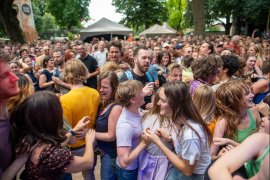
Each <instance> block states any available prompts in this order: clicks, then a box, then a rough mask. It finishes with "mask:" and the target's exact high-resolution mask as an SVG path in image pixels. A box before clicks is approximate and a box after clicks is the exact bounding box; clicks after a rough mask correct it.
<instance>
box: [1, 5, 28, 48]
mask: <svg viewBox="0 0 270 180" xmlns="http://www.w3.org/2000/svg"><path fill="white" fill-rule="evenodd" d="M13 1H14V0H1V1H0V21H1V22H2V23H3V25H4V29H5V32H6V33H7V35H8V37H9V38H10V41H11V42H12V43H16V42H20V43H23V42H24V37H23V32H22V30H21V28H20V25H19V21H18V19H17V11H16V10H15V9H13V8H12V4H13Z"/></svg>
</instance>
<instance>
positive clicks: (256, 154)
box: [208, 133, 270, 180]
mask: <svg viewBox="0 0 270 180" xmlns="http://www.w3.org/2000/svg"><path fill="white" fill-rule="evenodd" d="M269 140H270V138H269V134H265V133H255V134H253V135H251V136H250V137H248V138H247V139H246V140H245V141H243V142H242V143H241V144H240V145H239V146H237V147H235V148H233V149H232V150H230V151H229V152H227V153H225V154H224V155H223V156H222V157H220V158H219V159H218V160H217V161H216V162H215V163H214V164H213V165H212V166H211V167H210V169H209V171H208V174H209V176H210V178H211V179H221V180H222V179H224V180H225V179H226V180H227V179H232V175H231V174H232V173H233V172H235V171H236V170H237V169H239V168H240V167H241V166H243V165H244V164H245V165H244V166H245V169H246V173H247V176H248V178H249V179H257V178H258V177H260V176H261V175H263V174H258V173H261V172H262V171H265V169H266V172H267V171H268V173H267V177H265V178H266V179H269V152H270V146H269ZM235 159H237V161H235ZM267 159H268V164H267V163H264V162H265V160H267ZM256 176H257V178H256ZM259 179H260V178H259ZM266 179H265V180H266Z"/></svg>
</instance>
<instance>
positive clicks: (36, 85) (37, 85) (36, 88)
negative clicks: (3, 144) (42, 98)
mask: <svg viewBox="0 0 270 180" xmlns="http://www.w3.org/2000/svg"><path fill="white" fill-rule="evenodd" d="M26 74H28V76H29V77H30V78H31V79H32V82H33V84H34V88H35V91H38V90H40V88H39V82H38V79H37V78H36V77H35V75H34V72H33V71H29V72H26Z"/></svg>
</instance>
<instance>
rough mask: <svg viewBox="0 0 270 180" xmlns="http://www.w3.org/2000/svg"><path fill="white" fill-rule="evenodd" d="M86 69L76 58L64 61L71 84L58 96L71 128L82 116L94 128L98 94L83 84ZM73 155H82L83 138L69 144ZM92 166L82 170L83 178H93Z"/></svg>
mask: <svg viewBox="0 0 270 180" xmlns="http://www.w3.org/2000/svg"><path fill="white" fill-rule="evenodd" d="M87 74H88V70H87V68H86V66H85V65H84V64H83V63H82V62H81V61H78V60H70V61H68V62H67V63H66V66H65V70H64V77H65V81H66V82H68V83H69V84H71V90H70V91H69V92H68V93H67V94H64V95H63V96H61V97H60V100H61V105H62V108H63V115H64V118H65V119H66V120H67V122H68V123H69V124H70V125H71V127H72V128H74V127H75V125H76V124H77V123H78V121H79V120H80V119H81V118H82V117H84V116H89V117H90V118H91V121H90V124H89V126H88V127H89V128H94V125H95V121H96V116H97V111H98V105H99V101H100V95H99V94H98V92H97V90H95V89H93V88H89V87H87V86H84V85H83V82H84V81H85V80H86V78H87ZM69 147H70V149H71V150H72V153H73V154H74V155H78V156H82V155H83V153H84V152H85V150H86V149H85V139H84V138H81V139H78V140H77V141H76V142H75V143H74V144H70V145H69ZM93 171H94V168H92V169H91V170H89V169H88V170H85V171H82V174H83V177H84V179H94V174H93Z"/></svg>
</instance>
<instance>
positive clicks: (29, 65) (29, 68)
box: [22, 57, 40, 91]
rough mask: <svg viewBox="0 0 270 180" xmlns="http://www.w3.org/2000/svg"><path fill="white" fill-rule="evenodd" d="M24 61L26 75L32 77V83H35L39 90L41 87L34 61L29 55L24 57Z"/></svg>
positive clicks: (36, 89)
mask: <svg viewBox="0 0 270 180" xmlns="http://www.w3.org/2000/svg"><path fill="white" fill-rule="evenodd" d="M22 61H23V64H22V66H23V67H25V68H24V73H25V75H27V76H28V77H29V78H30V79H31V81H32V82H31V83H32V84H33V85H34V87H35V91H38V90H39V89H40V88H39V82H38V79H37V77H36V74H35V73H34V66H33V62H34V61H32V60H31V59H30V58H29V57H27V58H23V59H22Z"/></svg>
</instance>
